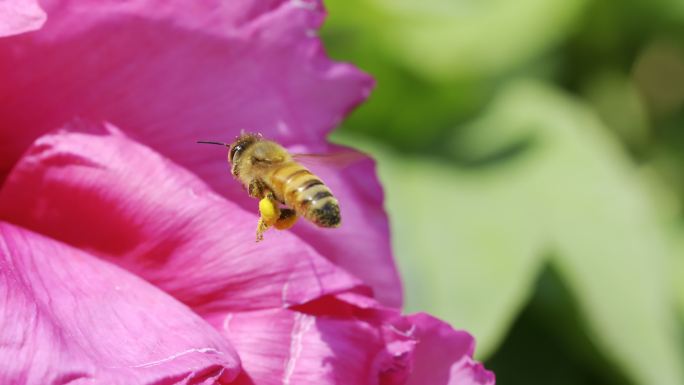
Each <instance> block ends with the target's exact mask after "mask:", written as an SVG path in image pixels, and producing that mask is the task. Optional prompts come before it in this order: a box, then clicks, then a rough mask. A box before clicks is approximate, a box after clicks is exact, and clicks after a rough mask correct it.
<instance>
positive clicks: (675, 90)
mask: <svg viewBox="0 0 684 385" xmlns="http://www.w3.org/2000/svg"><path fill="white" fill-rule="evenodd" d="M326 5H327V7H328V10H329V18H328V20H327V22H326V25H325V27H324V29H323V31H322V36H323V39H324V40H325V43H326V47H327V49H328V51H329V53H330V54H331V56H333V57H334V58H336V59H339V60H344V61H350V62H353V63H355V64H356V65H358V66H359V67H361V68H362V69H364V70H365V71H367V72H369V73H371V74H372V75H373V76H374V77H375V78H376V80H377V87H376V89H375V91H374V93H373V94H372V95H371V97H370V99H369V100H368V102H367V103H365V104H364V105H363V106H361V107H360V108H359V109H358V110H357V111H355V112H354V113H353V114H352V115H351V117H350V118H349V119H348V120H347V121H346V122H345V123H344V124H343V126H342V127H340V129H338V130H337V131H336V132H335V133H334V134H333V135H332V140H334V141H337V142H340V143H345V144H349V145H353V146H356V147H359V148H361V149H363V150H365V151H367V152H369V153H371V154H372V155H374V156H375V157H376V159H377V160H378V170H379V174H380V177H381V179H382V182H383V184H384V186H385V191H386V195H387V201H386V206H387V210H388V213H389V215H390V220H391V224H392V230H393V237H394V238H393V244H394V249H395V253H396V255H397V258H398V259H399V263H400V268H401V271H402V275H403V277H404V280H405V283H406V297H407V299H406V302H407V304H406V310H407V311H408V312H413V311H420V310H423V311H429V312H431V313H433V314H436V315H437V316H439V317H441V318H443V319H446V320H448V321H450V322H451V323H452V324H453V325H454V326H455V327H457V328H464V329H467V330H469V331H470V332H471V333H473V334H474V335H475V336H476V338H477V341H478V348H477V356H478V358H479V359H481V360H484V361H485V363H486V365H487V366H488V367H489V368H490V369H493V370H494V371H496V374H497V378H498V380H497V382H498V383H499V384H501V385H503V384H514V385H515V384H526V385H534V384H563V385H564V384H568V385H571V384H573V385H574V384H634V385H682V384H684V212H683V210H682V203H684V107H683V106H684V1H683V0H621V1H618V0H553V1H548V0H451V1H449V0H422V1H418V0H413V1H411V0H327V1H326ZM428 385H429V384H428Z"/></svg>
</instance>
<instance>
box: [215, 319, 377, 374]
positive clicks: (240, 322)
mask: <svg viewBox="0 0 684 385" xmlns="http://www.w3.org/2000/svg"><path fill="white" fill-rule="evenodd" d="M223 331H224V333H225V335H226V336H227V337H228V338H229V339H230V340H231V342H232V343H233V344H234V346H235V347H236V349H237V350H238V351H239V352H240V357H241V358H242V360H243V361H242V362H243V368H244V370H245V375H244V376H243V378H242V382H241V381H238V384H239V385H247V384H256V385H271V384H273V385H276V384H277V385H313V384H316V385H328V384H354V385H366V384H368V385H370V384H377V376H376V373H375V372H374V360H375V356H376V354H377V353H378V352H379V351H381V350H382V336H381V335H380V333H379V332H378V330H376V329H375V328H374V327H373V326H372V325H370V324H367V323H365V322H361V321H353V320H348V319H335V318H328V317H316V316H313V315H309V314H304V313H299V312H295V311H291V310H285V309H274V310H265V311H258V312H250V313H236V314H232V315H228V316H227V317H226V319H225V322H224V323H223Z"/></svg>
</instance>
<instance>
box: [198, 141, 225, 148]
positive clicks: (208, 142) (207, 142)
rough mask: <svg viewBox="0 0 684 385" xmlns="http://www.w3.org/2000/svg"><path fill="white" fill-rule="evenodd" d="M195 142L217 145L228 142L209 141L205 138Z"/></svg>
mask: <svg viewBox="0 0 684 385" xmlns="http://www.w3.org/2000/svg"><path fill="white" fill-rule="evenodd" d="M197 143H202V144H218V145H219V146H226V147H227V146H228V144H226V143H223V142H210V141H207V140H198V141H197Z"/></svg>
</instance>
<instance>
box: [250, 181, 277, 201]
mask: <svg viewBox="0 0 684 385" xmlns="http://www.w3.org/2000/svg"><path fill="white" fill-rule="evenodd" d="M267 190H268V188H267V187H266V186H265V185H264V182H262V181H261V180H259V179H252V181H251V182H249V186H247V192H248V193H249V196H251V197H252V198H259V199H261V198H263V197H265V196H266V191H267ZM271 195H273V194H271Z"/></svg>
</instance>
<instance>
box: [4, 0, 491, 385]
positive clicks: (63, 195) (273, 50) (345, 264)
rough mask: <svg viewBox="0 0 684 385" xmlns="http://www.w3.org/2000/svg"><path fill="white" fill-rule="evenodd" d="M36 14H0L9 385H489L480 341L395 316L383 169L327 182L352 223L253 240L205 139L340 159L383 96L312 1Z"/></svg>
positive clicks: (11, 9) (22, 9)
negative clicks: (363, 105)
mask: <svg viewBox="0 0 684 385" xmlns="http://www.w3.org/2000/svg"><path fill="white" fill-rule="evenodd" d="M40 5H41V7H42V10H44V11H45V12H44V13H43V11H42V10H41V8H38V7H37V5H36V4H35V2H30V1H17V0H10V1H9V2H7V1H6V2H4V3H2V5H0V36H5V37H3V38H2V39H0V100H2V103H0V154H1V155H0V175H1V177H2V180H3V185H2V189H1V190H0V298H2V300H0V309H2V310H0V311H1V312H0V327H1V329H0V363H3V365H2V366H0V383H2V384H65V383H70V384H71V383H73V384H81V383H83V384H85V383H89V384H90V383H95V384H175V383H184V384H196V383H197V384H199V383H202V384H209V383H221V384H228V383H234V384H256V385H262V384H304V385H306V384H378V385H387V384H428V383H429V384H452V385H453V384H459V385H460V384H463V385H466V384H493V383H494V379H493V376H492V374H491V373H489V372H487V371H486V370H484V369H483V368H482V366H481V365H479V364H477V363H475V362H473V361H472V359H471V356H472V352H473V339H472V337H471V336H470V335H468V334H467V333H465V332H462V331H455V330H453V329H452V328H451V327H449V326H448V325H446V324H444V323H443V322H441V321H439V320H436V319H434V318H432V317H430V316H428V315H413V316H408V317H402V316H401V315H400V314H399V312H398V310H396V309H397V308H398V307H399V306H400V305H401V287H400V282H399V279H398V275H397V271H396V268H395V266H394V263H393V261H392V256H391V252H390V247H389V233H388V226H387V221H386V217H385V214H384V212H383V211H382V191H381V188H380V186H379V184H378V182H377V180H376V178H375V174H374V171H373V164H372V161H370V160H366V161H364V162H361V163H359V164H357V165H355V166H353V167H351V168H350V169H347V170H344V171H340V170H334V169H330V168H326V167H322V168H320V169H318V170H316V171H317V173H318V174H320V176H321V177H322V178H323V179H324V180H326V182H327V183H328V184H329V185H330V187H331V188H332V189H333V191H335V193H336V196H338V197H339V199H340V202H341V205H342V211H343V216H344V223H343V226H342V227H341V228H339V229H336V230H331V231H324V230H321V229H318V228H314V227H313V226H310V225H308V224H306V223H302V224H298V225H297V226H295V228H294V229H293V230H292V231H283V232H270V233H269V234H268V238H267V240H266V241H265V242H263V243H261V244H255V243H254V225H255V223H256V202H255V201H254V200H251V199H249V198H248V197H247V196H246V194H245V192H244V191H242V189H241V188H240V187H239V186H238V184H237V183H236V182H235V181H233V180H231V178H230V176H229V173H228V167H227V165H226V164H225V163H224V161H223V159H224V158H225V153H224V151H225V150H222V149H220V148H218V147H217V148H215V149H214V148H207V147H200V146H197V145H195V144H194V141H195V140H196V139H214V140H231V139H232V138H233V137H234V136H235V135H236V134H237V133H238V132H239V130H240V129H242V128H245V129H248V130H253V131H260V132H262V133H264V135H265V136H267V137H269V138H272V139H275V140H277V141H279V142H281V143H283V144H285V145H288V146H296V147H297V148H299V149H300V150H303V151H306V152H325V151H329V150H331V149H333V146H331V145H328V144H327V143H326V142H325V140H324V138H325V134H326V133H327V132H328V131H329V130H330V129H331V128H332V127H333V126H334V125H335V124H336V123H337V122H339V120H340V119H342V117H343V116H344V115H345V113H346V112H347V111H349V110H350V109H351V108H353V107H354V106H355V105H356V104H357V103H359V102H360V101H361V100H363V98H364V97H365V96H366V95H367V94H368V92H369V89H370V87H371V85H372V82H371V80H370V78H369V77H367V76H366V75H364V74H362V73H360V72H359V71H357V70H356V69H355V68H354V67H352V66H349V65H346V64H339V63H333V62H331V61H329V60H328V59H327V57H326V56H325V55H324V53H323V51H322V48H321V45H320V41H319V40H318V39H317V38H316V37H315V36H314V33H315V31H316V29H317V28H318V27H319V25H320V23H321V22H322V18H323V11H322V9H321V5H320V4H319V3H318V2H309V1H304V0H296V1H292V0H291V1H283V0H271V1H258V2H257V1H254V2H248V1H245V2H222V1H219V0H215V1H206V2H201V3H190V2H180V1H178V2H176V1H169V0H165V1H162V0H131V1H115V0H104V1H103V0H100V1H86V0H81V1H67V0H59V1H57V0H45V1H41V2H40ZM45 14H46V15H47V21H45V24H44V25H42V22H43V21H44V20H43V19H44V17H45ZM41 25H42V28H41ZM38 28H40V29H38ZM34 29H38V30H36V31H33V32H31V31H32V30H34Z"/></svg>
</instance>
